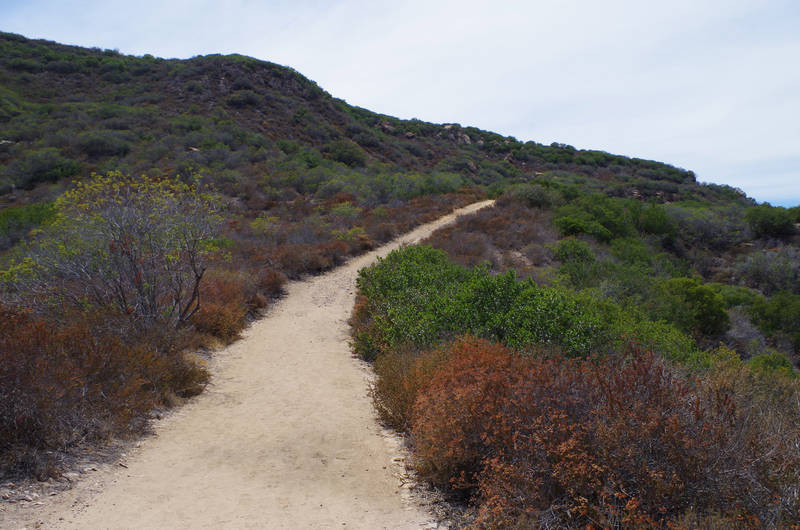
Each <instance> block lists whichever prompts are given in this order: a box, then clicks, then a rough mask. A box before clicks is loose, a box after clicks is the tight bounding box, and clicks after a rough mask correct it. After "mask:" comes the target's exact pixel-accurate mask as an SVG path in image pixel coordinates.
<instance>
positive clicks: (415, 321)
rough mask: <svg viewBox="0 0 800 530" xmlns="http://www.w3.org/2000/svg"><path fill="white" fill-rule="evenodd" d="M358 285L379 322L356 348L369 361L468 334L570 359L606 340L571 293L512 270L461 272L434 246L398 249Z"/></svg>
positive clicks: (592, 316) (358, 335) (368, 271)
mask: <svg viewBox="0 0 800 530" xmlns="http://www.w3.org/2000/svg"><path fill="white" fill-rule="evenodd" d="M358 285H359V289H360V290H361V292H362V294H364V295H365V297H366V299H367V301H368V304H369V306H368V309H365V311H367V312H369V313H371V314H372V317H371V318H372V324H371V325H370V326H369V327H368V330H367V332H366V333H361V332H360V330H357V331H356V333H355V341H354V343H355V348H356V351H357V352H358V353H359V354H360V355H361V356H362V357H364V358H367V359H372V358H374V357H376V356H377V355H378V354H379V353H380V349H383V350H387V351H388V350H389V349H392V348H397V347H413V348H417V349H421V348H426V347H429V346H430V345H432V344H435V343H437V342H439V341H441V340H446V339H448V338H451V337H453V336H455V335H456V334H458V333H461V332H468V333H471V334H474V335H476V336H480V337H485V338H488V339H491V340H496V341H500V342H505V343H507V344H509V345H513V347H515V348H520V349H524V348H528V347H532V348H535V347H537V346H539V347H544V348H558V349H564V350H565V351H567V352H568V354H570V355H582V354H586V353H587V352H588V351H589V349H590V348H591V347H592V346H593V345H596V344H597V343H598V341H600V340H602V334H601V333H600V329H599V320H598V317H597V315H595V314H594V313H593V312H592V311H591V310H590V309H588V308H587V307H585V306H584V305H583V304H582V303H581V302H580V301H579V300H578V299H576V298H574V297H573V296H571V295H570V294H569V293H568V292H566V291H558V290H555V289H541V288H538V287H536V286H535V284H533V283H532V282H518V281H516V279H515V276H514V274H513V273H508V274H503V275H499V276H491V275H490V274H489V273H488V270H487V269H486V268H484V267H475V268H472V269H467V268H463V267H459V266H457V265H454V264H453V263H451V262H450V261H449V260H448V259H447V257H446V255H445V254H444V253H443V252H441V251H437V250H434V249H432V248H431V247H409V248H406V249H403V250H401V251H394V252H392V253H391V254H390V255H389V256H388V257H387V258H386V259H384V260H382V261H381V262H379V263H378V264H377V265H375V266H373V267H369V268H367V269H363V270H362V271H361V272H360V273H359V279H358ZM376 344H378V345H381V346H379V347H378V351H376Z"/></svg>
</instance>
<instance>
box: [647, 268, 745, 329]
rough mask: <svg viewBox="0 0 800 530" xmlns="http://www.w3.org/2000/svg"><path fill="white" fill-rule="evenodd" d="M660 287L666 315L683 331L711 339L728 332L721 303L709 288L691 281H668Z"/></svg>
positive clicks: (727, 323) (690, 279) (695, 280)
mask: <svg viewBox="0 0 800 530" xmlns="http://www.w3.org/2000/svg"><path fill="white" fill-rule="evenodd" d="M662 287H663V289H664V292H665V293H666V295H667V298H666V299H665V301H666V302H667V307H666V308H665V312H666V315H667V316H668V318H669V320H670V321H671V322H675V323H676V324H678V325H679V326H680V327H681V328H682V329H684V330H685V331H689V332H694V333H698V334H702V335H709V336H714V335H719V334H721V333H723V332H725V331H726V330H727V329H728V326H729V325H730V320H729V318H728V313H727V312H726V311H725V302H724V300H723V299H722V297H721V296H720V295H719V294H717V293H716V292H714V290H713V289H712V288H710V287H708V286H706V285H703V284H702V283H701V282H700V281H699V280H697V279H695V278H670V279H668V280H666V281H664V282H663V283H662Z"/></svg>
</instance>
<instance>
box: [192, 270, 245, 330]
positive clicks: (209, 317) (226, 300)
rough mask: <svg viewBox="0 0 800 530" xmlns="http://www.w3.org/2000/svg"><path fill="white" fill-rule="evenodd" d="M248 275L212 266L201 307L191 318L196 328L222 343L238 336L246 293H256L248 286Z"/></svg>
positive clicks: (206, 279)
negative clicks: (246, 276)
mask: <svg viewBox="0 0 800 530" xmlns="http://www.w3.org/2000/svg"><path fill="white" fill-rule="evenodd" d="M248 283H250V282H249V281H248V278H245V277H244V275H242V274H237V273H234V272H232V271H226V270H224V269H215V270H212V271H209V272H208V273H207V274H206V278H205V279H204V281H203V295H202V298H201V300H200V309H199V310H198V311H197V313H195V314H194V316H193V317H192V320H191V322H192V324H193V325H194V327H195V329H197V331H200V332H201V333H208V334H211V335H213V336H215V337H217V338H219V339H222V340H223V341H225V342H231V341H232V340H233V339H235V338H236V337H238V336H239V332H240V331H241V330H242V329H243V328H244V326H245V324H246V317H247V311H248V300H247V296H248V295H250V296H251V298H252V297H254V296H255V295H256V292H248V291H251V290H252V291H255V289H248V287H250V286H249V285H248Z"/></svg>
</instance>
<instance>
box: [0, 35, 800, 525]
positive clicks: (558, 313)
mask: <svg viewBox="0 0 800 530" xmlns="http://www.w3.org/2000/svg"><path fill="white" fill-rule="evenodd" d="M486 197H492V198H497V199H498V200H497V203H496V205H495V206H493V207H491V208H488V209H485V210H482V211H480V212H478V213H476V214H474V215H472V216H468V217H465V218H462V219H461V220H460V221H459V222H458V223H456V224H455V225H453V226H451V227H449V228H446V229H443V230H440V231H439V232H437V233H436V234H434V235H433V236H432V237H431V238H430V240H429V241H428V242H427V243H428V246H422V247H412V248H407V249H402V250H400V251H397V252H395V253H393V254H392V255H390V256H389V257H388V258H387V259H385V260H383V261H382V262H380V263H379V264H377V265H375V266H373V267H370V268H368V269H365V270H364V271H363V272H362V274H361V276H360V280H359V288H360V291H361V296H360V298H359V301H358V304H357V306H356V308H355V311H354V314H353V319H352V324H353V343H354V348H355V350H356V352H357V353H358V354H359V355H360V356H361V357H363V358H364V359H366V360H369V361H370V362H373V363H374V367H375V370H376V372H377V375H378V379H377V382H376V384H375V386H374V388H373V395H374V398H375V403H376V406H377V408H378V410H379V412H380V414H381V416H382V418H383V419H384V420H385V421H386V422H387V423H388V424H389V425H391V426H393V427H395V428H396V429H398V430H401V431H405V432H408V433H409V434H410V440H411V441H412V445H413V447H414V450H415V460H416V467H417V469H418V471H419V473H420V476H421V477H422V478H423V479H424V480H426V481H429V482H430V483H431V484H433V485H435V486H436V487H439V488H441V489H442V490H443V491H445V492H447V493H448V494H450V495H451V498H452V499H453V501H454V502H455V503H458V504H460V505H461V506H462V507H463V516H462V517H461V520H460V522H461V523H463V524H465V525H473V526H476V527H488V528H494V527H520V528H527V527H543V528H550V527H557V526H558V527H585V526H589V525H593V526H595V527H665V526H668V525H672V526H677V527H688V528H691V527H731V526H735V527H761V526H766V527H786V526H789V525H790V524H792V523H794V522H796V521H797V520H800V499H799V498H798V495H799V493H798V488H797V484H798V483H800V449H798V448H799V447H800V433H799V432H798V422H797V421H796V419H797V417H798V414H800V409H799V407H800V387H799V386H798V385H799V384H800V383H798V377H797V372H796V365H797V362H798V358H799V356H800V235H798V228H797V226H798V223H800V208H793V209H786V208H777V207H772V206H770V205H768V204H762V205H757V204H756V203H755V201H753V200H752V199H749V198H748V197H747V196H746V195H745V194H744V193H742V192H741V191H740V190H737V189H734V188H731V187H727V186H720V185H712V184H702V183H698V182H697V181H696V179H695V176H694V174H693V173H692V172H691V171H686V170H684V169H680V168H676V167H673V166H670V165H667V164H663V163H660V162H654V161H648V160H641V159H637V158H628V157H625V156H619V155H613V154H609V153H605V152H602V151H592V150H579V149H575V148H573V147H571V146H569V145H564V144H552V145H542V144H538V143H535V142H520V141H518V140H516V139H515V138H512V137H506V136H502V135H499V134H496V133H492V132H488V131H483V130H480V129H477V128H474V127H463V126H461V125H458V124H432V123H426V122H423V121H420V120H415V119H414V120H400V119H397V118H393V117H391V116H385V115H381V114H376V113H374V112H371V111H368V110H365V109H361V108H358V107H354V106H351V105H349V104H347V103H346V102H344V101H342V100H339V99H336V98H334V97H332V96H331V95H329V94H328V93H326V92H325V91H324V90H322V89H321V88H320V87H318V86H317V85H316V84H315V83H313V82H312V81H310V80H308V79H306V78H305V77H303V76H302V75H300V74H299V73H297V72H296V71H294V70H292V69H290V68H286V67H283V66H279V65H275V64H272V63H268V62H264V61H259V60H256V59H252V58H249V57H243V56H239V55H230V56H220V55H211V56H204V57H195V58H192V59H188V60H166V59H159V58H155V57H151V56H144V57H132V56H125V55H121V54H119V53H118V52H116V51H112V50H100V49H85V48H79V47H74V46H65V45H60V44H56V43H52V42H47V41H34V40H29V39H26V38H24V37H22V36H19V35H13V34H7V33H0V477H12V476H20V475H33V476H36V477H39V478H46V477H47V476H52V475H57V474H58V473H59V472H60V470H61V469H63V460H64V458H65V456H66V455H70V454H73V453H74V451H76V450H80V449H82V448H86V447H93V446H95V445H96V444H99V443H103V442H104V441H106V440H108V439H110V438H111V437H115V436H126V435H135V434H136V433H139V432H141V431H142V430H144V429H146V427H147V417H148V414H149V413H150V412H151V411H152V410H153V409H154V408H160V407H168V406H172V405H175V404H178V403H180V402H182V400H183V399H185V398H187V397H190V396H192V395H195V394H197V393H199V392H201V391H202V390H203V387H204V385H205V384H206V383H207V381H208V373H207V372H206V370H205V368H204V363H203V358H204V357H205V356H206V355H208V352H209V351H210V350H211V349H213V347H215V346H217V345H219V344H224V343H227V342H230V341H232V340H235V339H236V337H237V336H238V334H239V332H240V331H241V330H242V329H243V328H244V326H245V325H246V324H247V322H248V320H249V319H252V318H254V317H255V316H257V315H258V314H259V312H260V311H261V310H262V309H263V308H265V307H267V306H268V305H269V304H270V303H271V301H272V300H274V299H275V298H276V297H278V296H280V295H281V293H282V286H283V285H284V283H285V282H286V281H287V279H298V278H302V277H303V276H305V275H308V274H317V273H320V272H322V271H325V270H328V269H330V268H332V267H334V266H336V265H337V264H339V263H341V262H343V261H344V260H345V259H347V258H348V257H350V256H353V255H356V254H358V253H361V252H364V251H366V250H368V249H372V248H375V247H376V246H378V245H380V244H382V243H384V242H386V241H389V240H390V239H392V238H394V237H395V236H396V235H398V234H401V233H403V232H405V231H407V230H409V229H410V228H412V227H413V226H416V225H418V224H420V223H423V222H426V221H429V220H433V219H435V218H437V217H439V216H441V215H444V214H446V213H448V212H450V211H452V210H453V209H454V208H456V207H458V206H462V205H465V204H468V203H471V202H475V201H477V200H481V199H485V198H486Z"/></svg>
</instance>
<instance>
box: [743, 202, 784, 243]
mask: <svg viewBox="0 0 800 530" xmlns="http://www.w3.org/2000/svg"><path fill="white" fill-rule="evenodd" d="M745 219H747V223H748V224H749V225H750V228H751V229H752V230H753V233H755V235H756V237H782V236H788V235H791V234H794V233H795V226H794V223H795V220H794V218H793V216H792V214H791V213H790V211H789V210H787V209H786V208H781V207H773V206H770V205H769V204H761V205H758V206H754V207H752V208H750V209H749V210H747V211H746V212H745Z"/></svg>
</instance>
